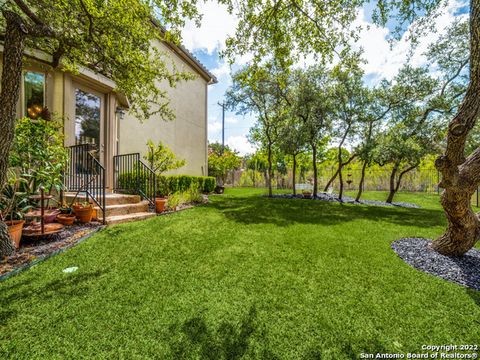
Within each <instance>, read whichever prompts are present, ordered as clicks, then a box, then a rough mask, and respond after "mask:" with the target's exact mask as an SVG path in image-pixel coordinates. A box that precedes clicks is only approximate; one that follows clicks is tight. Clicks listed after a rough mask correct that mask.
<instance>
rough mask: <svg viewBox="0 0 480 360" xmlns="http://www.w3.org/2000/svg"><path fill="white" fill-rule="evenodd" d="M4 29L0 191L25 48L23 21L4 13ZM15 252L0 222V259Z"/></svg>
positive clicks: (0, 96)
mask: <svg viewBox="0 0 480 360" xmlns="http://www.w3.org/2000/svg"><path fill="white" fill-rule="evenodd" d="M3 16H4V17H5V20H6V23H7V26H6V29H5V41H4V45H3V47H4V48H3V69H2V90H1V94H0V189H1V188H3V186H4V184H5V180H6V174H7V168H8V157H9V153H10V148H11V146H12V142H13V137H14V131H15V117H16V107H17V102H18V99H19V91H20V83H21V77H22V66H23V51H24V47H25V37H26V33H27V30H26V27H25V25H24V24H23V20H22V18H21V17H20V16H19V15H17V14H16V13H13V12H11V11H8V10H4V11H3ZM14 252H15V246H14V245H13V243H12V240H11V238H10V235H9V233H8V229H7V226H6V224H5V223H3V222H1V221H0V256H1V257H4V256H8V255H11V254H13V253H14Z"/></svg>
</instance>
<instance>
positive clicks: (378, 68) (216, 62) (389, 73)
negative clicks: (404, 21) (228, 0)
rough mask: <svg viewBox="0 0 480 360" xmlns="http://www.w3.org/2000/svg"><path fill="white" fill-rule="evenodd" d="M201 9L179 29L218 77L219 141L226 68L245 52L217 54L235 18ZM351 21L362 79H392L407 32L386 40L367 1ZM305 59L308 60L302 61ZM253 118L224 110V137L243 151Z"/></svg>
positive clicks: (212, 113) (456, 10)
mask: <svg viewBox="0 0 480 360" xmlns="http://www.w3.org/2000/svg"><path fill="white" fill-rule="evenodd" d="M465 9H466V8H465V3H464V0H452V1H450V2H449V4H448V6H447V7H446V8H445V10H444V11H443V12H442V14H441V15H440V16H439V17H437V18H436V19H435V20H434V21H435V27H436V29H437V31H436V32H435V33H430V34H428V36H426V37H424V38H423V39H422V41H421V42H420V44H419V46H418V47H417V48H416V50H415V52H414V53H413V56H412V57H411V59H410V63H411V64H412V65H413V66H421V65H425V64H426V58H425V56H424V53H425V51H426V49H427V47H428V45H429V44H430V43H432V42H434V41H435V40H436V39H437V38H438V37H439V36H440V35H441V34H442V33H443V32H444V30H445V29H446V27H448V25H449V24H451V23H452V22H453V21H454V19H455V18H456V17H458V16H466V14H465ZM200 12H201V13H202V14H203V18H202V23H201V27H200V28H197V27H196V26H195V24H194V23H193V22H187V24H186V26H185V28H184V30H183V33H182V37H183V44H184V46H185V47H186V48H187V49H189V50H190V51H191V52H192V53H193V54H194V55H195V56H196V57H197V58H198V59H199V60H200V61H201V62H202V63H203V64H204V65H205V66H206V67H207V68H208V69H209V70H210V72H211V73H213V74H214V75H215V76H216V77H217V79H218V84H214V85H210V86H209V88H208V140H209V141H210V142H215V141H218V142H221V139H222V108H221V107H220V105H218V103H221V102H222V101H223V100H224V94H225V91H226V90H227V89H228V87H229V86H230V85H231V83H232V79H231V75H230V74H231V70H233V71H235V70H237V69H239V68H240V67H241V66H243V65H245V64H246V63H247V62H248V60H249V57H248V56H244V57H241V58H238V59H236V61H235V63H234V64H233V66H232V69H230V67H229V65H228V64H227V63H226V62H225V61H224V60H223V59H221V58H220V55H219V52H220V51H222V50H223V49H224V48H225V40H226V38H227V36H228V35H233V34H234V32H235V28H236V25H237V22H238V20H237V19H236V17H235V16H233V15H230V14H228V12H227V10H226V7H225V6H223V5H219V4H218V3H216V2H206V3H202V4H201V5H200ZM354 26H361V27H362V30H361V32H360V38H359V40H358V41H357V42H356V43H354V44H353V46H354V47H355V48H357V49H363V57H364V59H365V60H366V61H367V63H366V64H364V65H363V69H364V71H365V77H364V80H365V82H366V84H367V85H375V84H376V83H378V82H379V81H380V80H381V79H383V78H386V79H392V78H393V77H394V76H395V75H396V73H397V72H398V70H399V69H400V68H401V67H402V65H403V64H405V62H406V61H407V54H408V51H409V49H410V44H409V42H408V40H407V36H406V35H407V33H405V34H404V36H403V37H402V38H401V39H400V40H399V41H398V42H397V43H395V44H394V45H393V46H391V44H390V42H389V41H388V37H389V34H390V32H391V30H392V29H391V26H392V25H387V27H379V26H376V25H374V24H373V23H372V21H371V6H366V7H364V8H363V9H360V11H359V13H358V16H357V20H356V22H355V24H354ZM303 63H304V64H307V65H308V63H309V61H308V60H305V61H304V62H303ZM254 122H255V116H254V115H246V116H243V115H236V114H235V113H234V112H228V111H227V112H226V113H225V143H226V144H227V145H228V146H229V147H231V148H233V149H234V150H236V151H238V152H239V154H240V155H246V154H248V153H252V152H254V151H255V148H254V146H253V145H252V144H250V143H249V141H248V139H247V135H248V132H249V129H250V128H251V127H252V126H253V124H254Z"/></svg>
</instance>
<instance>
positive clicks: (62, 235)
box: [0, 222, 105, 281]
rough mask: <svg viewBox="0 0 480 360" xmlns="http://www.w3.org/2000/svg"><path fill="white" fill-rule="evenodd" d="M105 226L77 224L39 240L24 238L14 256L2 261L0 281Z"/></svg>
mask: <svg viewBox="0 0 480 360" xmlns="http://www.w3.org/2000/svg"><path fill="white" fill-rule="evenodd" d="M104 227H105V226H104V225H102V224H100V223H98V222H91V223H88V224H75V225H73V226H67V227H65V228H64V229H63V230H62V231H61V232H59V233H57V234H54V235H50V236H47V237H45V238H43V239H41V240H39V241H36V243H35V242H33V241H32V239H30V241H29V239H22V242H23V243H26V244H25V245H26V246H25V245H23V244H22V247H21V248H20V249H19V250H18V251H17V252H16V253H15V254H14V255H12V256H10V257H7V258H5V259H3V260H2V261H0V281H3V280H6V279H8V278H10V277H11V276H14V275H17V274H19V273H21V272H23V271H25V270H27V269H29V268H31V267H32V266H34V265H37V264H39V263H41V262H43V261H45V260H47V259H49V258H50V257H52V256H55V255H57V254H60V253H62V252H64V251H65V250H67V249H70V248H71V247H73V246H75V245H77V244H79V243H81V242H82V241H84V240H86V239H88V238H89V237H91V236H92V235H93V234H95V233H96V232H97V231H99V230H101V229H103V228H104Z"/></svg>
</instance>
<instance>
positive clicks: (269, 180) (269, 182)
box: [267, 143, 273, 197]
mask: <svg viewBox="0 0 480 360" xmlns="http://www.w3.org/2000/svg"><path fill="white" fill-rule="evenodd" d="M272 177H273V171H272V145H271V144H270V143H269V144H268V176H267V181H268V183H267V186H268V196H269V197H272V196H273V192H272Z"/></svg>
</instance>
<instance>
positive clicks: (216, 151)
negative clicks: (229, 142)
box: [208, 144, 242, 185]
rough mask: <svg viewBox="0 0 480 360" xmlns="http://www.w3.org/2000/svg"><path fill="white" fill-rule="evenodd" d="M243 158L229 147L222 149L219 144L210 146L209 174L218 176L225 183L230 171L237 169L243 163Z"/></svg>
mask: <svg viewBox="0 0 480 360" xmlns="http://www.w3.org/2000/svg"><path fill="white" fill-rule="evenodd" d="M241 162H242V161H241V158H240V157H239V156H238V155H237V153H236V152H234V151H232V150H230V149H229V148H228V147H225V149H223V150H222V149H221V147H220V146H219V145H218V144H210V145H209V147H208V175H210V176H214V177H216V179H217V181H218V182H219V183H220V184H221V185H223V184H224V183H225V181H226V178H227V175H228V173H229V172H230V171H233V170H236V169H238V168H239V167H240V165H241Z"/></svg>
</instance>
